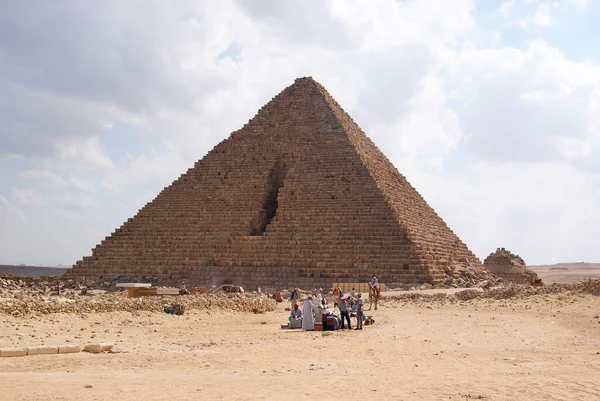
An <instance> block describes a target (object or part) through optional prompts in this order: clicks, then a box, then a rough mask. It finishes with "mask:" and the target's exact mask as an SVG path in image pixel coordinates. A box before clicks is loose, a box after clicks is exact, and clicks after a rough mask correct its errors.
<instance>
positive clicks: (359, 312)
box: [354, 292, 365, 330]
mask: <svg viewBox="0 0 600 401" xmlns="http://www.w3.org/2000/svg"><path fill="white" fill-rule="evenodd" d="M364 304H365V301H364V300H363V299H362V294H361V293H360V292H359V293H358V299H357V300H356V328H355V329H354V330H362V318H363V305H364Z"/></svg>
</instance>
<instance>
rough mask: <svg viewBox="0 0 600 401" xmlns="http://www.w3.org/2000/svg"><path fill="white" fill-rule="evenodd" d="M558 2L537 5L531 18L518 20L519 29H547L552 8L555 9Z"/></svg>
mask: <svg viewBox="0 0 600 401" xmlns="http://www.w3.org/2000/svg"><path fill="white" fill-rule="evenodd" d="M557 7H558V2H554V3H552V4H550V3H539V4H538V5H537V8H536V10H535V14H533V16H531V17H525V18H522V19H521V20H519V25H520V26H521V28H523V29H525V30H527V29H529V28H530V27H531V25H535V26H539V27H543V28H548V27H549V26H551V25H552V15H551V10H552V8H557Z"/></svg>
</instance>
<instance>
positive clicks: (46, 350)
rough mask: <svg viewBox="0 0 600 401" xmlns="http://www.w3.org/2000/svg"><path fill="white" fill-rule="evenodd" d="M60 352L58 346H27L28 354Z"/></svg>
mask: <svg viewBox="0 0 600 401" xmlns="http://www.w3.org/2000/svg"><path fill="white" fill-rule="evenodd" d="M47 354H58V347H57V346H37V347H27V355H47Z"/></svg>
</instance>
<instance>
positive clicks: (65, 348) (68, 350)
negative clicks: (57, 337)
mask: <svg viewBox="0 0 600 401" xmlns="http://www.w3.org/2000/svg"><path fill="white" fill-rule="evenodd" d="M77 352H81V347H80V346H79V345H59V346H58V353H59V354H74V353H77Z"/></svg>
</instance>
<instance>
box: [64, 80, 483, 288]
mask: <svg viewBox="0 0 600 401" xmlns="http://www.w3.org/2000/svg"><path fill="white" fill-rule="evenodd" d="M465 264H466V265H473V266H481V262H480V261H479V260H478V259H477V257H476V256H475V255H474V254H473V253H472V252H471V251H469V249H468V248H467V247H466V245H465V244H464V243H463V242H461V241H460V239H459V238H458V237H457V236H456V235H455V234H454V233H453V232H452V230H450V229H449V228H448V226H447V225H446V224H445V223H444V221H443V220H442V219H441V218H440V217H439V216H438V215H437V214H436V213H435V211H434V210H433V209H432V208H431V207H429V205H427V203H426V202H425V200H424V199H423V198H422V197H421V195H419V193H418V192H417V191H416V190H415V189H414V188H413V187H412V186H411V185H410V184H409V183H408V182H407V181H406V179H405V178H404V177H403V176H402V175H401V174H400V173H399V172H398V170H396V168H395V167H394V166H393V165H392V164H391V163H390V161H389V160H388V159H387V158H386V157H385V155H384V154H383V153H382V152H381V151H380V150H379V149H378V148H377V147H376V146H375V144H374V143H373V142H372V141H371V140H370V139H369V138H368V137H367V136H366V135H365V133H364V132H363V131H362V130H361V129H360V128H359V127H358V125H356V123H354V121H353V120H352V119H351V118H350V116H349V115H348V114H346V112H344V110H342V108H341V107H340V106H339V105H338V103H337V102H336V101H335V100H334V99H333V98H332V97H331V96H330V95H329V93H328V92H327V91H326V90H325V88H323V86H321V85H320V84H319V83H317V82H315V81H314V80H313V79H312V78H299V79H297V80H296V81H295V82H294V84H293V85H291V86H289V87H288V88H286V89H284V90H283V91H282V92H281V93H280V94H279V95H277V96H276V97H275V98H273V99H272V100H271V101H270V102H269V103H268V104H267V105H265V106H264V107H262V108H261V109H260V110H259V112H258V114H257V115H256V116H255V117H254V118H253V119H252V120H250V121H249V122H248V124H246V125H245V126H244V127H243V128H242V129H240V130H238V131H235V132H233V133H232V134H231V135H230V137H229V138H228V139H226V140H224V141H222V142H221V143H219V144H218V145H217V146H215V147H214V149H213V150H211V151H210V152H209V153H208V154H207V155H206V156H205V157H204V158H203V159H201V160H200V161H198V162H196V163H195V165H194V167H192V168H190V169H189V170H188V171H187V172H186V173H184V174H183V175H181V177H179V178H178V179H177V180H176V181H174V182H173V184H171V185H170V186H169V187H166V188H165V189H164V190H162V191H161V192H160V193H159V194H158V196H157V197H156V198H155V199H154V200H153V201H152V202H150V203H148V204H147V205H146V206H144V207H143V208H142V209H140V210H139V212H138V213H137V214H136V215H135V216H134V217H133V218H130V219H128V220H127V221H126V222H125V223H124V224H123V225H122V226H121V227H120V228H118V229H117V230H116V231H115V232H114V233H112V234H111V235H110V236H109V237H106V238H105V240H103V241H102V242H101V244H99V245H98V246H97V247H96V248H95V249H93V250H92V256H88V257H84V258H83V260H81V261H78V262H77V263H76V264H75V265H74V266H73V268H72V269H71V270H70V271H69V273H68V275H69V276H85V277H88V278H91V277H109V276H115V275H122V277H125V279H131V278H132V277H137V278H140V277H143V276H146V277H145V279H150V278H151V279H152V280H154V281H155V282H157V283H161V284H167V283H170V284H172V283H175V282H176V281H177V280H180V279H186V280H187V281H188V285H190V284H192V285H211V284H212V285H219V284H221V283H224V282H231V283H233V284H240V285H244V286H246V287H247V288H250V289H252V288H256V287H259V286H283V287H289V286H301V287H313V286H327V285H330V284H331V283H333V282H357V281H366V280H368V279H369V278H370V277H372V276H373V275H377V276H378V278H379V279H380V281H382V282H385V283H390V284H391V283H403V284H407V283H415V284H416V283H425V282H428V283H433V284H435V283H439V282H441V281H443V280H444V277H445V274H444V271H445V270H448V269H449V268H451V267H454V266H456V265H465Z"/></svg>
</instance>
